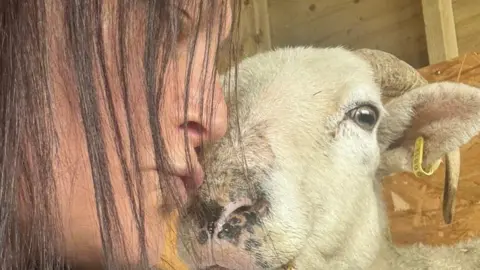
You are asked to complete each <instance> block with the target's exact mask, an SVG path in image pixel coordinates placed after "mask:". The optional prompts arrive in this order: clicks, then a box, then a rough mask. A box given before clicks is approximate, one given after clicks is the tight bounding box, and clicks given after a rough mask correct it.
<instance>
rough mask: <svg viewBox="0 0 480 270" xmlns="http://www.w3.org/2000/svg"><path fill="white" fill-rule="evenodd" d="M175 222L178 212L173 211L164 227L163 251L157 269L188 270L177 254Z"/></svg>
mask: <svg viewBox="0 0 480 270" xmlns="http://www.w3.org/2000/svg"><path fill="white" fill-rule="evenodd" d="M177 222H178V212H177V211H173V212H172V215H171V216H170V217H169V221H168V223H167V227H166V228H167V231H166V235H165V249H164V252H163V254H162V257H161V259H160V263H158V265H157V267H158V268H159V269H162V270H163V269H165V270H188V267H187V266H186V265H185V263H183V262H182V261H181V260H180V258H179V257H178V254H177V249H176V246H177V245H176V243H177Z"/></svg>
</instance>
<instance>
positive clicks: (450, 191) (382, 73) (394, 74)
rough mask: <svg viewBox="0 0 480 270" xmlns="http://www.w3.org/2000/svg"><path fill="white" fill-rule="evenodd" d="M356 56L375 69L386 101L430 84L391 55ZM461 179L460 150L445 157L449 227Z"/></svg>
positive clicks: (445, 210) (445, 203)
mask: <svg viewBox="0 0 480 270" xmlns="http://www.w3.org/2000/svg"><path fill="white" fill-rule="evenodd" d="M355 53H357V54H358V55H359V56H361V57H362V58H364V59H365V60H366V61H368V63H369V64H370V66H371V67H372V69H373V71H374V73H375V79H376V82H377V83H378V85H380V88H381V89H382V99H383V101H384V102H386V101H387V100H389V99H392V98H395V97H398V96H401V95H402V94H404V93H405V92H408V91H409V90H411V89H414V88H417V87H420V86H423V85H426V84H428V81H427V80H426V79H425V78H423V77H422V75H421V74H420V73H419V72H418V71H417V70H416V69H415V68H413V67H412V66H410V65H409V64H407V63H406V62H404V61H402V60H401V59H399V58H397V57H396V56H394V55H392V54H390V53H387V52H383V51H380V50H373V49H358V50H356V51H355ZM459 178H460V149H456V150H454V151H452V152H450V153H448V154H446V156H445V184H444V191H443V219H444V221H445V222H446V223H447V224H449V223H451V222H452V216H453V212H454V207H455V197H456V191H457V187H458V182H459Z"/></svg>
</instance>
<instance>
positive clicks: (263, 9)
mask: <svg viewBox="0 0 480 270" xmlns="http://www.w3.org/2000/svg"><path fill="white" fill-rule="evenodd" d="M233 3H234V7H233V9H234V13H235V14H237V13H238V10H239V11H240V12H239V15H238V17H235V18H234V23H233V24H234V29H233V31H232V34H231V37H230V39H229V40H228V41H227V42H225V44H224V46H223V47H222V48H221V50H220V55H222V57H220V60H219V63H218V69H219V71H220V72H223V71H225V70H226V69H227V68H228V67H231V66H232V65H233V64H234V63H235V62H238V61H240V60H242V59H244V58H246V57H249V56H252V55H254V54H257V53H260V52H264V51H267V50H270V49H271V48H272V40H271V34H270V16H269V9H268V2H267V0H244V1H234V2H233ZM231 55H233V56H231ZM229 56H230V57H233V59H230V58H229ZM230 60H233V61H230ZM227 61H228V62H227Z"/></svg>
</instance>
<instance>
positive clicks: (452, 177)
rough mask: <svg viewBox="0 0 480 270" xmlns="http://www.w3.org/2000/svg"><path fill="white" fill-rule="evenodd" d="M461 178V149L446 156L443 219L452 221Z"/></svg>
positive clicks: (446, 221)
mask: <svg viewBox="0 0 480 270" xmlns="http://www.w3.org/2000/svg"><path fill="white" fill-rule="evenodd" d="M459 179H460V149H459V148H457V149H456V150H454V151H452V152H450V153H448V154H447V155H446V156H445V185H444V188H443V206H442V207H443V220H444V221H445V223H447V224H450V223H452V218H453V214H454V210H455V197H456V194H457V187H458V180H459Z"/></svg>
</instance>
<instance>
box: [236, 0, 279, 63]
mask: <svg viewBox="0 0 480 270" xmlns="http://www.w3.org/2000/svg"><path fill="white" fill-rule="evenodd" d="M242 2H243V6H242V14H241V21H240V24H241V29H240V37H241V41H240V43H241V46H242V49H241V50H242V56H244V57H246V56H251V55H254V54H256V53H259V52H263V51H267V50H269V49H270V48H271V47H272V41H271V35H270V17H269V12H268V1H267V0H245V1H242Z"/></svg>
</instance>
